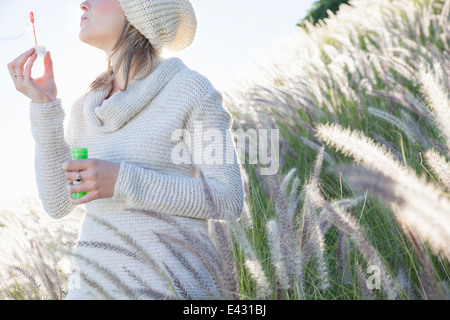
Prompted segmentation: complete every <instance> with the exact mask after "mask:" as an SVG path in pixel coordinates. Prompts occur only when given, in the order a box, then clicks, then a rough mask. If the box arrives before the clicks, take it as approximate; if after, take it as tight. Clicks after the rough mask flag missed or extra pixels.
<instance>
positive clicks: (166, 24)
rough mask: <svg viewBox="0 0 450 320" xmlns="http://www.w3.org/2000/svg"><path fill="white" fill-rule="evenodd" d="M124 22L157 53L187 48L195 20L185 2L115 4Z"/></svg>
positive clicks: (126, 1) (158, 0)
mask: <svg viewBox="0 0 450 320" xmlns="http://www.w3.org/2000/svg"><path fill="white" fill-rule="evenodd" d="M119 2H120V4H121V5H122V8H123V10H124V11H125V16H126V17H127V20H128V22H130V24H131V25H132V26H133V27H135V28H136V29H137V30H138V31H139V32H141V33H142V34H143V35H144V36H145V37H146V38H147V39H148V40H149V41H150V43H151V44H152V46H153V48H155V50H157V51H158V52H159V53H161V52H162V49H163V48H166V49H168V50H171V51H181V50H183V49H185V48H187V47H189V46H190V45H191V43H192V42H193V41H194V37H195V33H196V31H197V19H196V16H195V12H194V8H193V6H192V4H191V2H190V1H189V0H119Z"/></svg>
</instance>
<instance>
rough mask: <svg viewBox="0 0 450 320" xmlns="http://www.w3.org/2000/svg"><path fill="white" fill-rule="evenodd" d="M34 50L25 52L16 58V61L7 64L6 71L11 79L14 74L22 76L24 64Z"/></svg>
mask: <svg viewBox="0 0 450 320" xmlns="http://www.w3.org/2000/svg"><path fill="white" fill-rule="evenodd" d="M34 51H35V50H34V48H31V49H30V50H28V51H25V52H24V53H22V54H21V55H20V56H18V57H17V58H16V59H14V60H13V61H11V62H10V63H9V64H8V70H9V73H10V75H11V77H13V78H14V74H22V73H23V69H24V65H25V62H26V61H27V60H28V59H29V58H30V56H31V55H32V54H33V53H34Z"/></svg>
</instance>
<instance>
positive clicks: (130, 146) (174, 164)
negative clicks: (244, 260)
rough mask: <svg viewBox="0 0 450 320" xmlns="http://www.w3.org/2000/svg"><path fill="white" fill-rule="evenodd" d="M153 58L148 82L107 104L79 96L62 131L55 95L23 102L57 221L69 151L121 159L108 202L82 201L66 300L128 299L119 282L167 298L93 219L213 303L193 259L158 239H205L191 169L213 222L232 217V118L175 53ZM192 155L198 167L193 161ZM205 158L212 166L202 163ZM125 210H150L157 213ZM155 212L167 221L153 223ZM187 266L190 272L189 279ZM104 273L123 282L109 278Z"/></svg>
mask: <svg viewBox="0 0 450 320" xmlns="http://www.w3.org/2000/svg"><path fill="white" fill-rule="evenodd" d="M160 59H161V60H160V64H159V65H156V68H155V69H154V70H153V71H152V73H150V75H149V76H147V77H146V78H145V79H142V80H132V81H131V82H130V83H129V86H128V88H127V90H126V91H119V92H116V93H115V94H113V95H112V96H111V97H110V98H108V99H106V100H105V98H106V97H107V94H108V92H107V91H96V92H94V93H91V94H89V95H83V96H81V97H80V98H79V99H78V100H77V101H76V102H75V103H74V104H73V106H72V109H71V111H70V119H69V123H68V127H67V132H66V133H64V126H63V120H64V117H65V112H64V109H63V107H62V104H61V99H59V98H58V99H56V100H55V101H53V102H50V103H34V102H30V119H31V129H32V135H33V138H34V140H35V170H36V182H37V187H38V192H39V197H40V199H41V202H42V205H43V207H44V209H45V211H46V212H47V214H48V215H49V216H51V217H53V218H55V219H59V218H62V217H65V216H67V215H68V214H70V213H71V212H72V211H73V210H74V209H75V207H76V206H75V205H73V204H72V203H71V201H70V199H69V194H68V192H67V188H66V185H67V183H68V181H67V180H66V179H65V172H64V170H62V168H61V167H62V163H63V162H65V161H67V160H70V159H71V148H72V147H86V148H88V150H89V158H91V159H92V158H95V159H101V160H107V161H113V162H117V163H120V170H119V175H118V179H117V182H116V185H115V190H114V196H113V197H111V198H103V199H98V200H94V201H91V202H89V203H87V204H85V205H84V206H85V210H86V215H85V217H84V219H83V222H82V225H81V229H80V236H79V243H78V244H77V246H76V249H75V250H74V252H75V254H76V255H75V260H74V264H75V266H76V267H78V268H79V271H80V272H79V273H77V272H75V273H74V274H73V278H72V279H71V280H72V281H71V283H72V286H71V288H70V290H69V293H68V295H67V297H66V299H92V298H100V299H103V298H105V297H106V298H111V297H112V298H117V299H129V298H133V297H135V296H133V295H132V294H130V293H128V294H124V291H125V292H126V291H127V290H124V285H125V286H126V287H127V288H129V289H130V290H131V291H133V292H147V294H144V295H141V296H140V297H143V298H161V296H159V295H158V294H162V295H167V296H169V297H173V295H172V293H171V291H170V289H169V288H170V286H169V285H168V282H167V280H166V279H163V277H162V276H161V274H160V273H158V272H156V271H155V268H154V267H150V266H149V263H147V262H145V261H143V260H142V258H138V257H137V256H136V254H135V253H133V250H134V249H136V248H133V247H132V246H130V244H129V243H128V242H126V241H125V240H124V238H123V237H120V236H119V234H118V233H117V232H115V231H113V230H112V228H111V227H106V226H105V224H104V223H99V219H101V220H103V221H107V223H108V224H110V225H111V226H113V228H116V231H120V232H121V233H122V234H125V235H127V236H129V237H131V238H132V239H133V240H134V241H136V243H137V244H138V245H139V246H141V248H143V249H144V250H145V251H146V252H148V254H149V255H150V256H151V258H152V259H153V260H154V261H156V263H157V264H158V266H159V267H160V268H162V270H164V271H167V270H170V271H171V272H172V274H175V275H176V278H177V279H178V281H180V282H181V284H182V287H183V288H184V289H185V290H187V291H189V292H190V294H192V296H194V297H196V298H214V297H216V293H217V290H220V288H214V282H213V281H212V280H211V278H210V274H209V273H208V271H207V270H206V269H205V268H204V265H202V264H201V263H200V261H199V260H197V259H196V258H195V256H194V255H191V254H189V253H188V251H186V252H185V254H184V257H183V258H181V259H180V257H176V256H175V255H174V253H173V250H170V249H169V247H170V246H168V245H167V241H166V242H165V243H163V242H164V241H161V239H168V238H167V237H166V238H164V235H167V236H170V237H176V238H178V239H183V232H181V233H180V229H183V231H184V232H189V233H191V234H193V235H197V236H199V235H203V234H204V235H206V234H207V221H208V219H209V218H211V217H212V216H211V213H210V211H209V209H208V206H207V201H206V193H205V190H204V188H203V185H202V181H201V179H200V178H199V177H198V173H199V172H200V171H201V172H202V173H203V175H204V177H205V178H206V181H207V184H208V186H209V188H210V189H211V191H212V196H213V199H214V201H215V202H216V204H217V206H218V208H219V209H220V210H219V212H220V213H221V214H222V216H221V217H223V215H224V214H225V213H229V214H232V215H233V216H235V217H238V216H239V215H240V214H241V212H242V209H243V205H244V189H243V181H242V176H241V171H240V165H239V162H238V158H237V154H236V152H235V150H236V149H235V145H234V141H233V139H232V136H231V131H230V129H231V126H232V116H231V114H230V113H229V112H228V110H226V109H225V108H224V107H223V105H222V103H223V97H222V95H221V93H220V92H219V91H218V90H216V89H215V88H214V87H213V85H212V84H211V82H210V81H209V80H208V79H207V78H206V77H204V76H203V75H201V74H200V73H198V72H197V71H194V70H192V69H190V68H188V67H187V66H186V65H185V64H184V63H183V62H182V61H181V60H180V59H179V58H177V57H173V58H168V59H164V58H160ZM196 121H198V122H196ZM199 125H200V126H201V131H199ZM177 129H179V130H181V129H185V130H184V131H177ZM208 129H216V130H219V132H220V133H221V135H222V137H220V136H217V135H216V136H215V137H214V139H211V138H208V135H207V130H208ZM177 132H178V133H179V132H182V134H181V133H180V134H176V133H177ZM201 134H203V140H201ZM218 138H219V139H218ZM221 138H223V141H222V142H223V143H221V144H220V146H223V150H221V148H215V150H214V152H211V149H208V147H209V146H211V145H213V144H214V143H212V141H214V142H215V141H216V140H217V139H218V141H220V140H221ZM225 142H226V143H225ZM199 143H200V144H199ZM195 146H200V147H201V149H199V148H197V149H196V147H195ZM180 150H183V151H182V152H180ZM230 150H231V153H230ZM221 151H223V152H221ZM220 153H222V155H220ZM227 153H228V154H227ZM201 154H203V161H202V162H199V163H197V162H198V160H199V159H201V158H198V156H199V155H201ZM181 155H182V156H183V157H181ZM230 155H231V156H230ZM221 156H222V157H223V158H221ZM227 156H228V158H227ZM180 159H184V160H185V161H184V162H185V163H180V162H182V161H180ZM212 159H216V160H217V163H210V162H208V161H210V160H212ZM230 159H231V160H233V161H232V162H230ZM127 208H136V209H148V210H153V211H156V212H158V213H159V214H160V216H159V218H155V217H154V216H153V217H152V216H149V215H147V214H144V213H142V212H139V211H137V210H136V211H129V210H126V209H127ZM164 215H165V216H166V217H171V218H173V219H175V223H174V222H173V221H172V222H170V221H168V220H167V219H164V218H161V217H164ZM180 226H181V228H180ZM161 236H162V238H161ZM134 251H135V250H134ZM183 259H186V260H184V262H183V263H182V262H181V261H182V260H183ZM99 267H101V268H104V269H103V271H101V269H100V268H99ZM191 267H194V269H196V270H195V276H193V274H194V273H193V272H192V268H191ZM167 268H169V269H167ZM189 269H191V270H189ZM105 270H106V271H105ZM108 272H110V274H112V275H114V276H117V277H118V279H120V281H122V282H121V283H118V282H117V281H114V278H113V277H110V276H108ZM78 274H79V275H81V282H79V281H78V280H79V279H78V278H79V277H78ZM77 277H78V278H77ZM141 289H142V290H141ZM139 290H141V291H139ZM102 292H103V293H102ZM149 292H152V294H149ZM155 292H156V293H158V294H156V293H155ZM177 293H178V292H177ZM179 297H181V296H179Z"/></svg>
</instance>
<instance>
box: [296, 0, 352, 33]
mask: <svg viewBox="0 0 450 320" xmlns="http://www.w3.org/2000/svg"><path fill="white" fill-rule="evenodd" d="M343 3H345V4H348V0H318V1H316V2H314V3H313V6H312V8H311V9H310V10H309V11H308V14H307V15H306V17H304V18H303V19H302V20H301V21H300V23H298V24H297V26H298V27H304V26H305V21H307V20H309V21H311V22H312V24H313V25H315V24H317V23H318V22H319V21H320V20H322V19H325V18H327V17H328V12H327V10H331V11H332V12H333V13H336V12H337V11H338V10H339V6H340V5H341V4H343Z"/></svg>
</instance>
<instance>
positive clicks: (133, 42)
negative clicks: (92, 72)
mask: <svg viewBox="0 0 450 320" xmlns="http://www.w3.org/2000/svg"><path fill="white" fill-rule="evenodd" d="M119 52H120V56H119V58H118V59H117V63H116V64H115V65H114V66H111V57H112V56H113V55H114V54H117V53H119ZM155 54H156V51H155V49H154V48H153V46H152V45H151V43H150V41H148V39H146V38H145V37H144V35H143V34H142V33H140V32H139V31H138V30H137V29H136V28H135V27H133V26H132V25H131V24H130V22H129V21H128V20H126V22H125V24H124V26H123V28H122V32H121V34H120V37H119V39H118V40H117V42H116V44H115V45H114V47H113V53H112V55H111V56H109V57H108V69H107V70H106V71H105V72H103V73H101V74H100V75H99V76H98V77H97V78H96V79H95V80H94V81H93V82H92V83H91V84H90V85H89V89H88V93H89V92H92V91H96V90H98V89H109V90H110V91H111V90H113V88H114V78H115V75H116V74H117V73H118V71H119V68H120V66H121V65H123V66H124V67H123V73H124V79H125V88H124V89H123V90H126V89H127V86H128V83H129V81H130V76H131V72H133V74H132V75H133V77H134V76H136V75H137V74H138V73H139V72H140V71H141V70H142V71H143V74H142V76H141V78H140V79H143V78H145V77H146V76H148V75H149V74H150V73H151V72H152V70H153V67H154V64H153V63H154V61H153V59H154V58H155V56H154V55H155Z"/></svg>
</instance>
